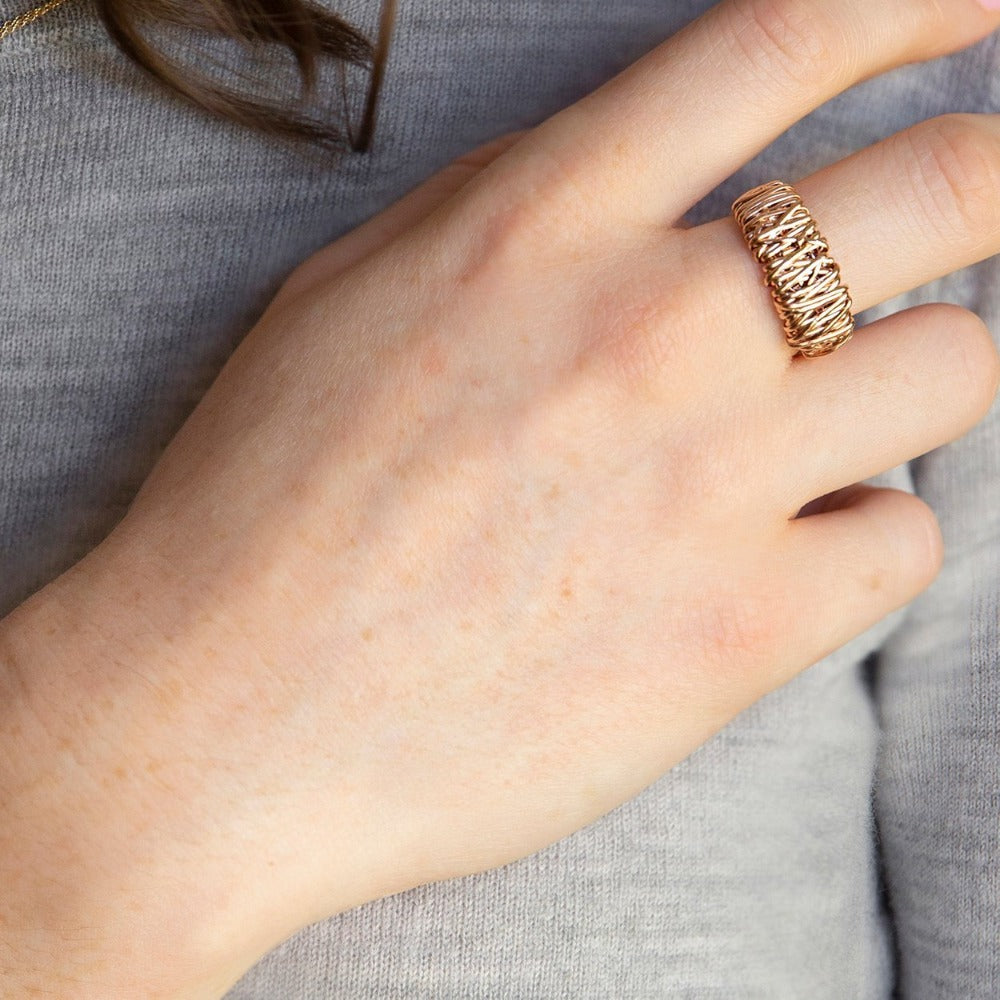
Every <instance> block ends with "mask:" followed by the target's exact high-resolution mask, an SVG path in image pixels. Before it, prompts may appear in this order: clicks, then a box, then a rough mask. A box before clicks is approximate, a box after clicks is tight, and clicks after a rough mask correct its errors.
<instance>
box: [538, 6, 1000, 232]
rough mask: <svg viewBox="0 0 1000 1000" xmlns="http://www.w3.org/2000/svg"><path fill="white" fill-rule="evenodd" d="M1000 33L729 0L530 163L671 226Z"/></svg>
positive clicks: (867, 13) (553, 130)
mask: <svg viewBox="0 0 1000 1000" xmlns="http://www.w3.org/2000/svg"><path fill="white" fill-rule="evenodd" d="M998 24H1000V12H998V13H994V12H989V11H987V10H986V9H985V8H984V7H982V6H980V4H979V3H978V2H977V0H950V2H947V3H942V2H941V0H826V2H825V3H817V2H816V0H724V2H723V3H720V4H718V5H717V6H715V7H713V8H711V9H710V10H709V11H708V12H706V13H705V14H704V15H703V16H702V17H700V18H699V19H698V20H696V21H693V22H692V23H690V24H689V25H688V26H687V27H686V28H685V29H683V30H682V31H680V32H679V33H678V34H676V35H674V36H673V37H672V38H670V39H668V40H667V41H666V42H664V43H663V44H661V45H660V46H659V47H657V48H656V49H654V50H653V51H652V52H650V53H648V54H647V55H646V56H644V57H643V58H642V59H640V60H639V61H638V62H636V63H634V64H633V65H632V66H631V67H629V68H628V69H627V70H625V71H624V72H622V73H621V74H619V75H618V76H616V77H614V78H613V79H612V80H610V81H609V82H608V83H606V84H605V85H604V86H603V87H601V88H600V89H598V90H597V91H595V92H594V93H592V94H590V95H588V96H587V97H586V98H584V99H583V100H582V101H580V102H578V103H577V104H575V105H572V106H571V107H570V108H567V109H566V110H565V111H563V112H561V113H560V114H558V115H556V116H555V117H554V118H552V119H550V120H549V121H547V122H545V123H544V124H543V125H541V126H539V128H538V129H536V131H535V134H534V135H533V136H532V137H531V139H530V141H529V142H528V143H526V145H525V149H524V152H525V153H529V154H541V155H535V157H534V159H535V163H536V165H537V167H538V168H539V169H540V170H542V171H545V172H547V174H546V176H550V177H553V178H554V179H555V185H554V188H552V187H550V188H549V190H550V191H552V192H554V194H555V195H556V198H557V200H559V201H560V202H561V201H562V197H563V196H565V198H566V199H567V204H569V202H572V204H573V205H575V204H576V203H577V202H580V201H586V202H587V218H588V219H593V218H595V217H596V218H597V219H598V221H603V222H604V223H605V224H610V225H613V226H615V227H616V229H620V227H621V226H622V225H623V224H628V223H630V222H634V223H637V224H644V223H648V224H653V225H662V223H663V222H664V221H665V220H676V219H677V218H678V217H680V216H681V215H682V214H683V213H684V212H685V211H686V210H687V209H688V208H690V206H691V205H692V204H694V203H695V202H696V201H698V200H699V199H700V198H701V197H702V196H703V195H705V194H707V193H708V192H709V191H711V190H712V189H713V188H715V187H716V185H718V184H719V183H720V182H721V181H722V180H724V179H725V178H726V177H728V176H729V175H730V174H731V173H732V172H733V171H734V170H735V169H736V168H738V167H739V166H741V165H742V164H744V163H745V162H747V161H748V160H749V159H751V158H752V157H753V156H754V155H756V154H757V153H758V152H759V151H760V150H761V149H763V148H765V147H766V146H767V145H769V144H770V143H771V142H772V141H773V140H774V139H775V138H777V136H779V135H780V134H781V133H782V132H784V131H785V130H786V129H787V128H789V127H790V126H791V125H792V124H794V123H795V122H796V121H798V120H799V119H800V118H802V117H803V116H805V115H806V114H807V113H809V112H810V111H812V110H813V109H815V108H817V107H818V106H819V105H821V104H823V103H825V102H826V101H827V100H829V99H830V98H831V97H833V96H835V95H836V94H838V93H839V92H841V91H843V90H845V89H847V88H848V87H849V86H851V85H852V84H854V83H856V82H858V81H860V80H862V79H865V78H867V77H870V76H874V75H876V74H878V73H880V72H883V71H885V70H888V69H890V68H892V67H894V66H898V65H900V64H903V63H906V62H913V61H916V60H921V59H930V58H933V57H935V56H939V55H942V54H944V53H946V52H951V51H954V50H957V49H959V48H962V47H965V46H967V45H969V44H971V43H973V42H975V41H977V40H979V39H981V38H983V37H984V36H985V35H986V34H988V33H989V32H990V31H991V30H993V29H994V28H996V27H997V25H998ZM536 174H537V172H536ZM529 185H530V188H531V189H532V190H535V191H537V190H539V189H542V190H545V189H546V187H545V185H543V184H540V183H539V179H538V176H534V177H531V178H529ZM563 207H564V206H563V205H562V204H561V203H560V204H559V205H557V206H556V208H557V209H561V208H563ZM566 211H567V212H568V213H569V215H570V217H572V215H573V209H572V206H570V207H567V208H566ZM579 211H580V208H579V205H576V213H577V214H579Z"/></svg>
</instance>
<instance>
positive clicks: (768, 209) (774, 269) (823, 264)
mask: <svg viewBox="0 0 1000 1000" xmlns="http://www.w3.org/2000/svg"><path fill="white" fill-rule="evenodd" d="M732 213H733V216H734V217H735V219H736V223H737V225H738V226H739V227H740V231H741V232H742V233H743V238H744V239H745V240H746V242H747V246H748V247H749V248H750V250H751V252H752V253H753V255H754V256H755V257H756V258H757V260H758V261H759V263H760V265H761V266H762V267H763V269H764V281H765V284H766V285H767V287H768V288H769V289H770V291H771V298H772V299H774V304H775V307H776V308H777V310H778V315H779V317H780V318H781V323H782V326H784V328H785V339H786V340H787V341H788V344H789V346H790V347H793V348H794V349H795V351H796V352H797V353H799V354H802V355H803V356H805V357H807V358H818V357H820V356H821V355H823V354H829V353H830V352H831V351H835V350H836V349H837V348H838V347H842V346H843V345H844V344H846V343H847V341H848V340H850V339H851V334H853V333H854V317H853V316H852V315H851V309H852V303H851V296H850V293H849V292H848V291H847V288H846V287H845V286H844V284H843V282H842V281H841V279H840V268H839V267H838V266H837V263H836V261H835V260H834V259H833V258H832V257H831V256H830V247H829V246H828V245H827V242H826V240H825V239H823V237H822V236H821V235H820V233H819V230H818V229H817V228H816V222H815V220H814V219H813V217H812V216H811V215H810V214H809V211H808V209H806V207H805V205H803V204H802V199H801V198H800V197H799V195H798V192H796V190H795V189H794V188H793V187H792V186H791V185H790V184H785V183H784V182H783V181H770V182H769V183H767V184H761V185H760V187H755V188H753V189H752V190H750V191H747V192H746V194H743V195H741V196H740V197H739V198H737V199H736V201H734V202H733V207H732Z"/></svg>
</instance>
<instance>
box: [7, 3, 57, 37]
mask: <svg viewBox="0 0 1000 1000" xmlns="http://www.w3.org/2000/svg"><path fill="white" fill-rule="evenodd" d="M65 2H66V0H47V2H46V3H43V4H42V5H41V6H40V7H35V8H34V10H29V11H28V12H27V13H25V14H18V16H17V17H12V18H10V20H7V21H4V22H3V24H0V39H3V38H6V37H7V36H8V35H10V34H13V33H14V32H15V31H17V29H18V28H23V27H24V26H25V25H26V24H31V22H32V21H37V20H38V19H39V18H40V17H44V16H45V15H46V14H48V12H49V11H50V10H55V9H56V7H58V6H59V5H60V4H63V3H65Z"/></svg>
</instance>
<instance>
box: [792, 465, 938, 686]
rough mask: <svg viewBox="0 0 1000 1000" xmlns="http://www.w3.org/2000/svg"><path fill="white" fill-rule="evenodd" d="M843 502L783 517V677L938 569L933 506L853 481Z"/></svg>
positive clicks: (893, 605) (902, 600)
mask: <svg viewBox="0 0 1000 1000" xmlns="http://www.w3.org/2000/svg"><path fill="white" fill-rule="evenodd" d="M842 501H843V506H841V507H839V508H837V509H835V510H831V511H829V512H827V513H822V514H814V515H812V516H810V517H801V518H798V519H796V520H793V521H790V522H789V525H788V533H787V535H786V537H785V540H784V543H783V544H781V545H779V546H778V548H777V549H776V551H775V563H776V565H780V567H781V571H780V573H776V574H775V576H774V579H776V580H782V581H784V583H783V584H782V594H781V595H780V596H779V598H778V599H779V600H780V601H782V602H783V603H784V605H785V607H786V608H787V614H786V615H785V616H784V618H783V628H782V635H783V640H787V641H786V642H784V644H783V646H782V649H783V650H784V654H785V656H787V661H786V662H782V663H779V664H777V665H776V667H777V670H778V672H779V673H780V674H781V675H782V676H781V677H780V679H779V681H780V682H783V681H785V680H788V679H789V678H790V676H791V674H792V673H794V672H796V670H797V669H798V667H799V666H801V664H803V663H815V662H817V661H818V660H821V659H822V658H823V657H824V656H826V655H828V654H829V653H832V652H833V651H834V650H835V649H837V648H839V647H840V646H842V645H844V643H846V642H848V641H849V640H851V639H853V638H854V637H855V636H857V635H860V634H861V633H862V632H864V631H865V630H866V629H868V628H870V627H871V626H872V625H874V624H875V623H876V622H878V621H880V620H881V619H882V618H884V617H885V616H886V615H887V614H889V613H890V612H892V611H894V610H896V609H897V608H900V607H902V606H903V605H904V604H906V603H908V602H909V601H910V600H912V599H913V598H914V597H916V596H917V594H919V593H920V592H921V591H922V590H924V589H925V588H926V587H927V586H928V585H929V584H930V583H931V582H932V581H933V579H934V577H935V576H937V574H938V572H939V570H940V568H941V562H942V558H943V543H942V540H941V532H940V529H939V527H938V523H937V519H936V518H935V516H934V513H933V511H932V510H931V509H930V508H929V507H928V506H927V505H926V504H925V503H924V502H923V501H922V500H920V499H919V498H917V497H915V496H913V495H911V494H909V493H904V492H902V491H900V490H893V489H885V488H880V487H872V486H867V485H864V484H858V485H856V486H854V487H852V488H851V489H850V490H848V491H845V493H844V494H843V495H842Z"/></svg>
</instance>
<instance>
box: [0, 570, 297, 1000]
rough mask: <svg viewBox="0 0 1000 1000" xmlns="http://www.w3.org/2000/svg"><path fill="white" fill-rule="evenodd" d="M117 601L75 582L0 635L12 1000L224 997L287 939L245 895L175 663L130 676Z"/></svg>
mask: <svg viewBox="0 0 1000 1000" xmlns="http://www.w3.org/2000/svg"><path fill="white" fill-rule="evenodd" d="M92 565H96V561H94V562H92ZM111 590H112V588H107V589H104V588H102V586H100V585H98V584H97V581H96V577H95V576H94V575H92V573H91V570H90V569H89V568H86V567H83V566H78V567H74V570H73V571H71V572H70V574H67V576H66V578H65V579H64V578H60V580H58V581H55V582H54V583H53V584H51V585H50V586H49V587H47V588H45V589H44V590H42V591H41V592H39V593H38V594H36V595H35V596H34V597H33V598H31V599H30V600H29V601H27V602H26V603H25V604H24V605H22V606H21V607H20V608H18V609H16V610H15V611H14V612H13V613H12V614H11V615H10V616H8V618H6V619H4V620H3V621H0V694H2V695H3V699H2V704H0V814H2V816H3V822H2V823H0V885H3V887H4V890H3V892H2V893H0V973H2V976H0V978H2V979H3V982H4V997H5V998H8V1000H20V998H21V997H22V996H23V997H28V996H35V995H41V994H44V995H58V996H60V997H66V998H72V1000H89V998H91V997H93V998H98V997H100V998H101V1000H115V998H118V997H123V998H124V997H128V998H130V1000H133V998H135V997H139V996H141V997H144V998H149V1000H153V998H164V1000H165V998H171V1000H181V998H184V1000H189V998H190V1000H195V998H198V1000H202V998H209V997H218V996H220V995H221V994H222V993H223V992H225V990H226V989H227V988H228V987H229V986H230V985H231V984H232V983H233V982H235V981H236V979H238V978H239V975H240V974H242V972H243V971H245V969H246V968H248V967H249V966H250V965H251V964H253V962H254V961H255V960H256V959H257V957H259V954H261V953H263V951H266V950H267V948H269V947H270V946H272V945H273V944H276V943H277V942H278V941H279V940H280V939H281V938H282V937H283V936H285V934H284V932H285V931H286V928H284V927H278V926H275V925H273V924H272V923H270V922H269V921H268V920H267V919H266V917H265V914H263V913H262V912H261V910H260V909H259V908H258V909H255V908H254V906H253V905H252V902H251V901H250V900H249V899H248V898H247V897H246V894H244V893H243V892H241V890H242V889H250V888H252V887H249V886H248V884H247V883H248V881H249V880H247V879H246V868H247V865H248V864H249V865H250V866H253V864H254V858H253V856H252V853H251V855H250V856H248V857H244V858H237V857H235V856H234V854H233V852H232V851H230V850H228V849H227V846H228V845H227V844H226V843H225V840H226V838H225V837H224V836H222V835H221V834H222V829H221V828H222V827H223V826H224V823H225V819H224V817H223V816H221V815H220V814H221V813H223V812H224V810H225V804H213V803H211V802H209V801H207V800H206V795H205V791H206V790H205V789H204V788H201V787H199V784H198V767H197V764H196V762H195V759H194V757H197V748H192V747H190V746H189V745H187V744H186V740H185V735H186V734H185V728H184V723H185V717H184V711H183V708H182V707H181V706H176V707H175V708H174V709H173V710H171V708H170V706H168V705H167V704H165V701H164V699H169V698H170V697H171V694H172V693H173V694H176V690H175V689H174V688H172V687H171V685H170V683H169V680H168V677H169V669H168V667H167V666H166V659H163V660H161V661H159V662H156V661H155V657H154V658H150V659H149V660H147V661H145V662H138V663H137V662H135V660H134V650H133V649H132V648H130V645H129V644H128V643H126V642H123V641H120V640H119V639H118V638H117V636H119V635H122V634H124V633H123V632H122V625H123V623H122V620H121V619H122V604H121V602H120V601H118V600H117V597H118V596H119V595H116V594H115V593H112V592H111ZM82 595H86V598H85V599H84V597H83V596H82ZM102 608H103V609H109V608H114V609H115V611H114V615H113V618H114V620H112V616H110V615H109V614H108V613H107V611H106V610H105V611H104V612H101V611H100V609H102ZM126 631H127V630H126ZM191 749H193V750H194V751H195V754H194V757H193V758H192V759H187V757H186V751H187V750H191ZM213 805H214V806H215V807H214V808H213ZM233 839H238V838H233ZM242 846H244V847H247V848H249V849H252V846H253V845H251V844H249V843H247V842H246V841H244V842H243V844H242ZM238 867H242V868H243V871H242V873H238V871H237V869H238ZM241 875H242V877H240V876H241Z"/></svg>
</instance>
